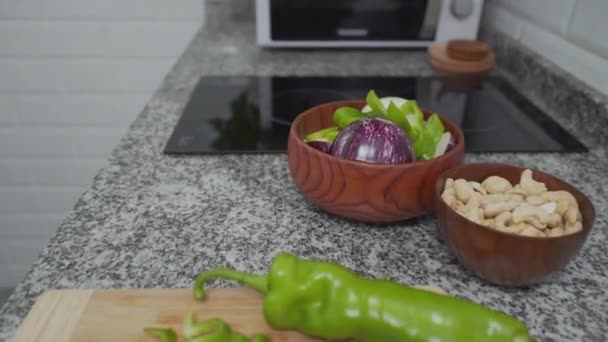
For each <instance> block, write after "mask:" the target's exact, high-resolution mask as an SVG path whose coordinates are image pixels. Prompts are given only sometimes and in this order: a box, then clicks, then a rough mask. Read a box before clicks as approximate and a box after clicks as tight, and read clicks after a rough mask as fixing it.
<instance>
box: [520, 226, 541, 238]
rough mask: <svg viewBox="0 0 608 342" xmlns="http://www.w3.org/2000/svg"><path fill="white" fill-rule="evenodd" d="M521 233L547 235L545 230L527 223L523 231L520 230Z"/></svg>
mask: <svg viewBox="0 0 608 342" xmlns="http://www.w3.org/2000/svg"><path fill="white" fill-rule="evenodd" d="M519 234H520V235H523V236H545V234H544V233H543V232H541V231H540V230H538V229H536V228H534V227H532V226H531V225H527V226H526V227H525V228H524V229H523V230H522V231H521V232H519Z"/></svg>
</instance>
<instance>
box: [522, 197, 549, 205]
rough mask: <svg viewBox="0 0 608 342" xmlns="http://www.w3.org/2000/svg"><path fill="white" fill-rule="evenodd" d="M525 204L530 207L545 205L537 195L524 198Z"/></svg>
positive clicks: (543, 200)
mask: <svg viewBox="0 0 608 342" xmlns="http://www.w3.org/2000/svg"><path fill="white" fill-rule="evenodd" d="M526 202H528V203H530V204H532V205H541V204H543V203H545V199H544V198H542V197H541V196H539V195H531V196H528V197H526Z"/></svg>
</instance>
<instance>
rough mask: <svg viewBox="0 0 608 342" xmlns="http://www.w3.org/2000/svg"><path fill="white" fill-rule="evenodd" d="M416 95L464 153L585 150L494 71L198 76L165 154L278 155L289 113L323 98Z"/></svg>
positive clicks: (290, 118)
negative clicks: (456, 131) (444, 122)
mask: <svg viewBox="0 0 608 342" xmlns="http://www.w3.org/2000/svg"><path fill="white" fill-rule="evenodd" d="M370 89H374V90H375V91H376V93H377V94H378V95H379V96H380V97H382V96H399V97H404V98H408V99H416V100H417V101H418V103H419V104H420V106H421V107H423V108H428V109H430V110H432V111H434V112H437V113H440V114H442V115H444V116H446V117H448V118H449V119H450V120H452V121H453V122H454V123H456V124H457V125H459V126H460V127H461V128H462V129H463V131H464V135H465V151H466V152H467V153H481V152H494V153H496V152H586V151H587V148H586V147H585V146H584V145H583V144H582V143H580V142H579V141H578V140H577V139H576V138H574V137H573V136H572V135H570V134H569V133H568V132H567V131H566V130H565V129H563V128H562V127H561V126H560V125H559V124H557V123H556V122H555V121H554V120H553V119H551V118H550V117H549V116H547V115H546V114H545V113H543V112H542V111H541V110H540V109H539V108H538V107H536V106H535V105H533V104H532V103H531V102H530V101H528V100H527V99H526V98H525V97H524V96H522V95H521V94H520V93H519V92H518V91H517V90H516V89H515V88H513V87H512V86H511V85H509V84H508V83H506V82H505V81H504V80H502V79H500V78H496V77H489V78H484V79H479V78H465V77H453V76H450V77H441V78H439V77H299V76H297V77H296V76H293V77H274V76H273V77H270V76H268V77H233V76H230V77H219V76H218V77H203V78H201V79H200V80H199V82H198V84H197V86H196V88H195V89H194V91H193V93H192V95H191V96H190V99H189V101H188V103H187V105H186V107H185V108H184V111H183V113H182V116H181V118H180V119H179V121H178V123H177V125H176V127H175V128H174V130H173V133H172V135H171V137H170V138H169V140H168V142H167V144H166V147H165V150H164V152H165V153H168V154H217V153H274V152H279V153H283V152H285V151H286V150H287V137H288V134H289V128H290V125H291V122H292V121H293V119H294V118H295V117H296V116H297V115H298V114H299V113H301V112H303V111H304V110H306V109H308V108H310V107H313V106H315V105H318V104H322V103H325V102H331V101H338V100H351V99H364V98H365V96H366V95H367V92H368V91H369V90H370Z"/></svg>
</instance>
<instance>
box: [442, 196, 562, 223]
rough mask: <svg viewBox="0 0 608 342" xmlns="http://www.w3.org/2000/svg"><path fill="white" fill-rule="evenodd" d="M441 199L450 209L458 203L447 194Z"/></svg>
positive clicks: (454, 197) (453, 197)
mask: <svg viewBox="0 0 608 342" xmlns="http://www.w3.org/2000/svg"><path fill="white" fill-rule="evenodd" d="M441 198H443V200H444V201H445V203H447V204H448V205H449V206H450V207H452V208H455V207H456V203H457V202H458V199H457V198H456V196H454V195H452V194H448V193H443V194H442V195H441ZM560 219H561V217H560Z"/></svg>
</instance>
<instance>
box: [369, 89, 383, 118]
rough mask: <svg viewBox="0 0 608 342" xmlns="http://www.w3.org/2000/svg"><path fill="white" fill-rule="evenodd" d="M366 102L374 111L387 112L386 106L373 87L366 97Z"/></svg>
mask: <svg viewBox="0 0 608 342" xmlns="http://www.w3.org/2000/svg"><path fill="white" fill-rule="evenodd" d="M365 102H367V104H368V105H369V107H370V108H371V109H372V111H373V112H376V113H382V114H386V108H384V105H383V104H382V101H380V98H378V95H376V92H375V91H374V90H373V89H372V90H370V91H369V92H368V93H367V97H366V98H365Z"/></svg>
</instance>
